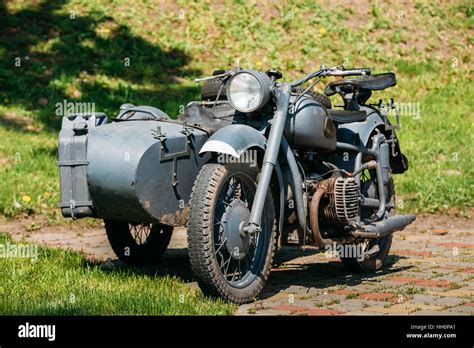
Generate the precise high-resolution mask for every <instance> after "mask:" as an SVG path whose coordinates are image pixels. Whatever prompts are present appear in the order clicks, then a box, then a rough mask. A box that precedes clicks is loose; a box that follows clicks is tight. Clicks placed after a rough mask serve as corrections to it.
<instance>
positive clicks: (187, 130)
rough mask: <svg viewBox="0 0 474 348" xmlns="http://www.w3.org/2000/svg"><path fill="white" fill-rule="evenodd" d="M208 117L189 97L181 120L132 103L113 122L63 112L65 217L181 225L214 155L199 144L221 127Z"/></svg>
mask: <svg viewBox="0 0 474 348" xmlns="http://www.w3.org/2000/svg"><path fill="white" fill-rule="evenodd" d="M220 109H222V108H220ZM217 112H219V110H217ZM224 112H227V113H229V112H232V111H231V110H229V108H225V110H224ZM208 116H209V111H208V110H206V108H205V107H203V106H201V105H199V104H197V103H194V104H193V103H191V105H189V106H188V107H187V108H186V111H185V113H184V114H183V115H181V118H180V119H178V120H173V119H171V118H170V117H169V116H168V115H166V114H165V113H164V112H163V111H161V110H159V109H157V108H154V107H150V106H139V107H135V106H134V105H132V104H125V105H123V106H122V107H121V110H120V112H119V114H118V116H117V117H116V118H114V119H112V122H109V121H108V119H107V117H106V116H105V114H101V113H94V114H75V115H70V116H65V117H63V121H62V128H61V131H60V134H59V145H58V154H59V160H58V162H57V164H58V166H59V168H60V186H61V202H60V203H59V205H58V206H59V208H60V209H61V212H62V215H63V216H64V217H67V218H73V219H77V218H83V217H93V218H101V219H104V220H111V221H123V222H127V223H135V224H160V225H168V226H179V225H184V223H185V219H186V215H187V203H188V201H189V198H190V194H191V189H192V185H193V182H194V179H195V177H196V176H197V174H198V172H199V170H200V168H201V166H202V165H203V164H204V163H206V162H207V161H208V160H209V157H210V155H209V154H203V155H199V150H200V149H201V147H202V146H203V145H204V143H205V142H206V140H207V139H208V137H209V136H210V134H212V133H213V132H214V131H215V130H216V129H217V128H219V127H220V126H223V125H221V124H219V122H217V121H214V120H213V119H212V118H210V117H208Z"/></svg>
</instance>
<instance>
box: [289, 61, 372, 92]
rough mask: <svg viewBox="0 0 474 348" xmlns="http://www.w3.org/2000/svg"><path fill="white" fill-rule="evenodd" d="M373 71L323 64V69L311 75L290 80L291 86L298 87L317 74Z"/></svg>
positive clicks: (362, 73) (365, 73) (332, 74)
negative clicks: (330, 66)
mask: <svg viewBox="0 0 474 348" xmlns="http://www.w3.org/2000/svg"><path fill="white" fill-rule="evenodd" d="M371 73H372V70H371V69H370V68H354V69H344V68H343V67H337V66H335V67H332V68H327V67H326V66H325V65H321V69H320V70H318V71H315V72H312V73H311V74H309V75H306V76H305V77H303V78H301V79H299V80H296V81H293V82H290V85H291V87H297V86H300V85H302V84H303V83H305V82H306V81H308V80H311V79H312V78H315V77H316V76H322V77H326V76H358V75H370V74H371Z"/></svg>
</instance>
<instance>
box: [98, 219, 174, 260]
mask: <svg viewBox="0 0 474 348" xmlns="http://www.w3.org/2000/svg"><path fill="white" fill-rule="evenodd" d="M104 223H105V231H106V233H107V238H108V240H109V243H110V246H111V247H112V249H113V250H114V252H115V255H117V257H118V258H119V259H120V260H121V261H123V262H125V263H126V264H128V265H132V266H148V265H154V264H157V263H158V262H159V261H160V259H161V257H162V256H163V254H164V253H165V251H166V249H167V248H168V245H169V243H170V240H171V235H172V234H173V227H172V226H167V225H159V224H130V223H128V222H123V221H112V220H104Z"/></svg>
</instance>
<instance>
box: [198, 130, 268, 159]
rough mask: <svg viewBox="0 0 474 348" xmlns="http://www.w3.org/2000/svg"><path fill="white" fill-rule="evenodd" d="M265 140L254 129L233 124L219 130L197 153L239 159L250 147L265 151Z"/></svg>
mask: <svg viewBox="0 0 474 348" xmlns="http://www.w3.org/2000/svg"><path fill="white" fill-rule="evenodd" d="M266 144H267V139H266V138H265V137H264V136H263V134H262V133H260V132H259V131H258V130H256V129H255V128H252V127H250V126H246V125H243V124H234V125H230V126H227V127H224V128H221V129H219V130H218V131H217V132H215V133H214V134H213V135H212V136H211V137H210V138H209V139H208V140H207V141H206V143H205V144H204V146H203V147H202V148H201V150H200V151H199V153H200V154H202V153H206V152H217V153H224V154H228V155H231V156H234V157H237V158H239V157H240V156H241V155H242V154H243V153H244V152H245V151H247V150H248V149H250V148H252V147H259V148H261V149H262V150H265V148H266Z"/></svg>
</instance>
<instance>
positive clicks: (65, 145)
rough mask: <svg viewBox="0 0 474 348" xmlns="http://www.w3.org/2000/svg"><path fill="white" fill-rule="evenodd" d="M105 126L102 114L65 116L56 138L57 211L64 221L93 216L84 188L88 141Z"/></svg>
mask: <svg viewBox="0 0 474 348" xmlns="http://www.w3.org/2000/svg"><path fill="white" fill-rule="evenodd" d="M106 123H107V117H106V116H105V114H102V113H97V114H82V115H81V114H77V115H71V116H65V117H63V120H62V127H61V131H60V132H59V137H58V155H59V161H58V162H57V165H58V166H59V177H60V187H61V201H60V202H59V203H58V207H59V208H61V213H62V214H63V215H64V216H65V217H71V218H82V217H86V216H94V215H95V212H94V209H93V205H92V200H91V196H90V194H89V189H88V185H87V176H86V168H87V164H88V162H87V140H88V133H89V132H90V130H92V129H94V128H95V127H98V126H101V125H103V124H106Z"/></svg>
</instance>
